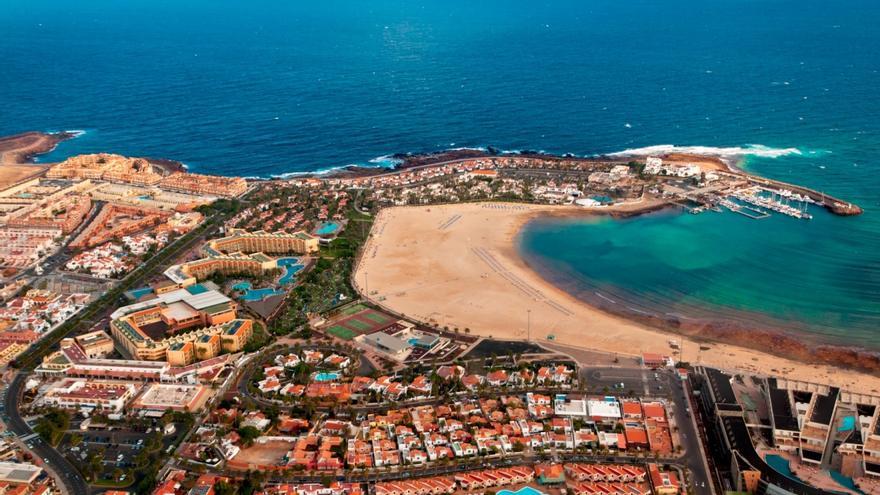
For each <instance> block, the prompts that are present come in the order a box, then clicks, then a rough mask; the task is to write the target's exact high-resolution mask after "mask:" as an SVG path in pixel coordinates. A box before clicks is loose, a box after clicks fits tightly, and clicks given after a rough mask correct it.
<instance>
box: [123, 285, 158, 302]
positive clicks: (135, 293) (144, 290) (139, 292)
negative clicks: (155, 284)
mask: <svg viewBox="0 0 880 495" xmlns="http://www.w3.org/2000/svg"><path fill="white" fill-rule="evenodd" d="M152 293H153V289H151V288H149V287H141V288H140V289H132V290H130V291H128V294H129V295H130V296H131V297H132V298H133V299H135V300H138V299H140V298H142V297H144V296H146V295H147V294H152Z"/></svg>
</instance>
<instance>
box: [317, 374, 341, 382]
mask: <svg viewBox="0 0 880 495" xmlns="http://www.w3.org/2000/svg"><path fill="white" fill-rule="evenodd" d="M313 380H314V381H316V382H332V381H336V380H339V373H334V372H321V373H315V377H314V378H313Z"/></svg>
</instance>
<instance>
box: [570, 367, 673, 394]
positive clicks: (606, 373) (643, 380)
mask: <svg viewBox="0 0 880 495" xmlns="http://www.w3.org/2000/svg"><path fill="white" fill-rule="evenodd" d="M580 372H581V380H583V383H586V384H587V385H588V386H589V387H590V390H591V391H593V392H604V393H609V394H616V395H620V394H628V393H630V392H631V391H632V392H635V393H636V394H637V395H642V396H647V397H669V396H670V394H671V389H670V382H669V380H670V379H671V378H670V377H671V374H670V373H669V372H668V371H663V370H656V371H655V370H652V369H650V368H616V367H614V368H612V367H601V368H582V369H581V370H580Z"/></svg>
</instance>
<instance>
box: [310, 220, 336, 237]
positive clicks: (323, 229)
mask: <svg viewBox="0 0 880 495" xmlns="http://www.w3.org/2000/svg"><path fill="white" fill-rule="evenodd" d="M337 230H339V223H338V222H327V223H325V224H323V225H321V226H320V227H318V230H316V231H315V234H316V235H332V234H335V233H336V231H337Z"/></svg>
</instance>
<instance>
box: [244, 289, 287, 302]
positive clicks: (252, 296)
mask: <svg viewBox="0 0 880 495" xmlns="http://www.w3.org/2000/svg"><path fill="white" fill-rule="evenodd" d="M278 294H284V291H283V290H278V289H270V288H265V289H248V290H247V292H245V293H244V295H243V296H241V300H242V301H248V302H254V301H262V300H263V299H266V298H267V297H271V296H275V295H278Z"/></svg>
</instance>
